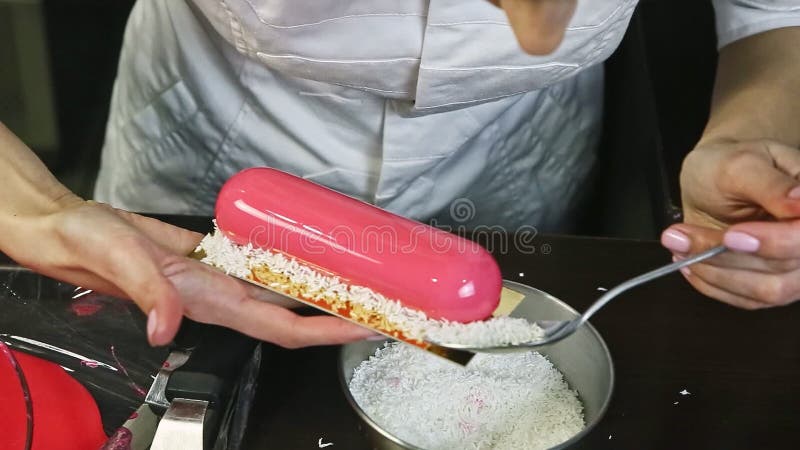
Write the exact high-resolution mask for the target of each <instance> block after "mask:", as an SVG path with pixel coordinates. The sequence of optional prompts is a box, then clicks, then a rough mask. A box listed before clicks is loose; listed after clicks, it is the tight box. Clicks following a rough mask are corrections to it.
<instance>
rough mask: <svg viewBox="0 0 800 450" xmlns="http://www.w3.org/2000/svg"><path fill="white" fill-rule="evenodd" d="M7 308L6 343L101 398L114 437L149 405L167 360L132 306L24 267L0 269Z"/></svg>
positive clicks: (0, 315)
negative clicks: (152, 387)
mask: <svg viewBox="0 0 800 450" xmlns="http://www.w3.org/2000/svg"><path fill="white" fill-rule="evenodd" d="M0 308H2V309H1V310H0V311H2V312H0V340H2V341H3V342H5V344H6V345H7V346H8V347H10V348H12V349H14V350H17V351H22V352H26V353H29V354H32V355H35V356H38V357H41V358H44V359H47V360H49V361H52V362H55V363H57V364H59V365H61V366H62V367H64V369H65V370H66V371H67V372H68V373H69V374H70V375H72V376H73V377H74V378H75V379H76V380H78V381H79V382H80V383H82V384H83V385H84V386H85V387H86V388H87V390H88V391H89V392H90V393H91V394H92V396H93V397H94V399H95V401H96V402H97V405H98V407H99V410H100V414H101V416H102V419H103V427H104V429H105V431H106V433H108V434H110V433H112V432H113V431H114V430H115V429H116V428H117V427H118V426H120V425H121V424H122V423H123V422H124V421H125V419H126V418H128V416H130V415H131V413H133V412H134V411H135V410H136V408H138V407H139V406H140V405H141V404H142V403H143V401H144V396H145V394H146V393H147V389H148V388H149V386H150V384H151V383H152V380H153V378H152V377H153V375H154V374H155V373H156V372H157V370H158V368H159V367H160V365H161V362H162V361H164V360H165V359H166V356H167V350H166V349H163V348H155V349H154V348H151V347H150V346H149V345H148V344H147V338H146V332H145V326H146V325H145V316H144V314H142V313H141V312H140V311H139V309H138V308H137V307H136V305H135V304H134V303H133V302H131V301H128V300H122V299H118V298H114V297H110V296H106V295H100V294H97V293H95V292H91V291H87V290H86V289H82V288H78V287H75V286H71V285H69V284H65V283H61V282H58V281H55V280H52V279H50V278H47V277H43V276H41V275H38V274H36V273H34V272H31V271H29V270H27V269H23V268H20V267H18V266H14V265H0ZM2 353H3V352H2V350H0V357H2Z"/></svg>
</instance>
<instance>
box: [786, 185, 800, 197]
mask: <svg viewBox="0 0 800 450" xmlns="http://www.w3.org/2000/svg"><path fill="white" fill-rule="evenodd" d="M787 197H789V198H790V199H792V200H800V186H796V187H795V188H793V189H792V190H791V191H789V194H788V195H787Z"/></svg>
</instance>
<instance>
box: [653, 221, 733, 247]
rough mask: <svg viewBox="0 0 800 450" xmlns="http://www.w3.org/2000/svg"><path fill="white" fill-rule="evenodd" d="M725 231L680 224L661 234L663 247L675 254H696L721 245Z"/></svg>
mask: <svg viewBox="0 0 800 450" xmlns="http://www.w3.org/2000/svg"><path fill="white" fill-rule="evenodd" d="M723 233H724V231H723V230H717V229H713V228H707V227H701V226H698V225H690V224H687V223H679V224H675V225H672V226H671V227H669V228H667V229H666V230H664V232H663V233H661V245H663V246H664V247H666V248H667V249H668V250H670V251H671V252H673V253H680V254H695V253H700V252H703V251H705V250H708V249H710V248H712V247H716V246H718V245H720V243H721V242H722V237H723Z"/></svg>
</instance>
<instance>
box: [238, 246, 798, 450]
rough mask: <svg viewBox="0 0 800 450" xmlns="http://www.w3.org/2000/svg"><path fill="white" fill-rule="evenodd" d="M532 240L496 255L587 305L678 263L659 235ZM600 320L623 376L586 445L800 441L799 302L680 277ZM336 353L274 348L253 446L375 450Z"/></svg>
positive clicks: (733, 445)
mask: <svg viewBox="0 0 800 450" xmlns="http://www.w3.org/2000/svg"><path fill="white" fill-rule="evenodd" d="M534 244H535V246H536V248H537V252H536V253H535V254H532V255H521V254H519V253H515V252H509V253H507V254H501V255H497V257H498V261H499V262H500V265H501V267H502V269H503V274H504V277H505V278H507V279H510V280H515V281H521V282H524V283H526V284H530V285H531V286H534V287H536V288H538V289H542V290H544V291H547V292H549V293H551V294H553V295H555V296H557V297H559V298H561V299H563V300H565V301H566V302H567V303H569V304H570V305H572V306H573V307H574V308H576V309H578V310H582V309H583V308H585V307H586V306H588V305H589V304H590V303H591V302H592V301H593V300H594V299H596V298H597V297H598V296H599V292H598V291H597V287H599V286H602V287H611V286H613V285H615V284H617V283H619V282H621V281H624V280H625V279H627V278H629V277H631V276H633V275H636V274H639V273H641V272H643V271H645V270H647V269H650V268H654V267H656V266H658V265H661V264H664V263H666V262H668V261H669V255H668V254H667V252H666V251H664V250H662V249H661V247H660V246H659V245H658V244H657V243H656V242H636V241H627V240H608V239H587V238H575V237H550V236H548V237H537V238H536V239H535V240H534ZM542 249H544V250H545V251H547V250H548V249H549V253H547V254H545V253H544V252H542ZM520 272H521V273H524V276H523V277H520V276H519V274H520ZM592 323H593V324H594V326H595V327H596V328H597V329H598V331H599V332H600V334H601V335H602V336H603V338H604V339H605V340H606V343H607V344H608V346H609V348H610V350H611V353H612V356H613V360H614V365H615V368H616V375H617V382H616V386H615V392H614V396H613V399H612V402H611V405H610V407H609V409H608V412H607V413H606V415H605V417H604V419H603V420H602V422H601V423H600V424H598V426H597V427H596V428H595V430H594V431H593V432H592V433H591V434H590V435H589V436H587V438H586V439H585V440H584V441H583V442H581V444H580V445H579V446H578V447H577V448H587V449H593V450H598V449H709V448H712V449H764V448H787V447H790V446H793V445H794V443H795V442H796V441H797V440H798V439H800V427H798V425H797V422H798V420H800V404H798V402H797V399H800V332H799V331H798V326H797V325H798V324H800V305H795V306H790V307H786V308H782V309H774V310H768V311H755V312H753V311H741V310H737V309H734V308H732V307H729V306H726V305H724V304H721V303H718V302H716V301H712V300H710V299H707V298H705V297H703V296H702V295H700V294H698V293H696V292H695V291H694V290H693V289H692V288H691V287H690V286H689V285H688V283H686V282H685V281H684V280H683V279H682V277H681V276H680V275H672V276H669V277H666V278H664V279H661V280H657V281H655V282H653V283H651V284H649V285H645V286H641V287H639V288H636V289H635V290H633V291H631V292H629V293H627V294H625V295H624V296H623V297H620V298H618V299H617V300H615V301H614V302H613V303H612V304H610V305H609V306H607V307H606V309H605V310H603V311H602V312H600V313H598V315H597V316H595V318H594V319H593V320H592ZM337 356H338V349H337V348H334V347H331V348H312V349H304V350H296V351H286V350H281V349H276V348H270V351H269V352H268V356H267V357H266V358H265V360H264V367H263V369H262V375H261V383H262V385H261V386H260V389H259V393H258V396H257V399H256V404H255V407H254V411H253V413H252V415H251V419H250V420H251V422H250V433H249V437H248V439H247V443H248V445H247V448H248V449H267V448H270V449H272V448H275V449H313V448H318V447H317V443H318V439H319V438H323V441H324V442H333V443H334V444H335V446H336V447H332V448H344V449H352V450H357V449H368V448H369V446H368V445H367V444H366V441H365V440H364V439H363V438H362V437H361V435H360V433H359V427H360V426H361V425H360V423H359V421H358V419H357V417H356V416H355V414H354V413H353V412H352V410H351V409H350V407H349V405H348V404H347V402H346V400H345V398H344V396H343V394H342V393H341V391H340V387H339V380H338V373H337ZM684 389H686V390H687V391H689V392H690V395H687V396H683V395H680V394H679V392H680V391H682V390H684ZM675 402H678V404H674V403H675Z"/></svg>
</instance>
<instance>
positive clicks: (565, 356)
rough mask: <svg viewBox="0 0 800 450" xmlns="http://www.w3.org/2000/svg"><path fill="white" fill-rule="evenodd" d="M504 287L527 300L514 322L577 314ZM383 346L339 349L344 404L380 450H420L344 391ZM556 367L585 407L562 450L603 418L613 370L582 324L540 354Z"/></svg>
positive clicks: (528, 290)
mask: <svg viewBox="0 0 800 450" xmlns="http://www.w3.org/2000/svg"><path fill="white" fill-rule="evenodd" d="M504 285H505V287H507V288H509V289H513V290H515V291H517V292H519V293H521V294H524V295H525V300H524V301H523V302H522V303H520V305H519V306H518V307H517V309H515V310H514V312H513V314H512V316H514V317H525V318H529V319H551V320H570V319H573V318H575V317H577V316H578V313H577V312H576V311H575V310H574V309H572V308H571V307H570V306H569V305H567V304H566V303H564V302H562V301H561V300H559V299H557V298H555V297H553V296H552V295H550V294H547V293H545V292H542V291H540V290H538V289H534V288H532V287H529V286H525V285H524V284H519V283H515V282H513V281H505V282H504ZM383 344H384V342H380V341H377V342H374V341H372V342H370V341H360V342H355V343H352V344H347V345H344V346H342V350H341V354H340V355H339V378H340V380H341V383H342V388H343V389H344V393H345V396H346V397H347V401H348V402H350V405H351V406H352V407H353V409H355V410H356V413H357V414H358V415H359V417H361V419H362V420H363V421H364V422H365V423H366V424H367V427H365V429H366V434H367V437H368V439H369V440H370V442H371V443H372V445H373V447H374V448H375V449H378V450H424V449H420V448H419V447H416V446H414V445H412V444H410V443H408V442H404V441H403V440H401V439H399V438H397V437H396V436H393V435H392V434H390V433H389V432H387V431H386V430H384V429H383V428H382V427H381V425H380V424H378V423H376V422H375V421H374V420H372V418H370V417H369V416H368V415H367V413H366V412H364V410H362V409H361V407H360V406H358V404H357V403H356V401H355V399H353V396H352V394H351V393H350V389H349V388H348V385H349V384H350V379H351V378H352V377H353V370H354V369H355V368H356V367H358V365H359V364H361V363H362V362H363V361H365V360H367V359H369V357H370V356H372V355H374V354H375V350H376V349H377V348H378V347H381V346H383ZM539 353H541V354H543V355H545V356H546V357H547V358H548V359H549V360H550V361H551V362H552V363H553V365H555V366H556V367H557V368H558V370H560V371H561V373H563V374H564V378H565V379H566V381H567V383H569V385H570V387H571V388H572V389H575V390H576V391H577V392H578V395H579V396H580V399H581V401H582V402H583V407H584V411H583V413H584V420H585V421H586V427H585V428H584V429H583V430H582V431H581V432H580V433H578V434H576V435H575V436H573V437H572V438H571V439H570V440H568V441H566V442H563V443H562V444H560V445H558V446H557V447H554V448H557V449H560V448H566V447H569V446H570V445H572V444H574V443H575V442H577V441H578V440H580V439H581V438H582V437H583V436H584V435H586V434H587V433H589V432H590V431H591V430H592V428H594V426H595V425H597V423H598V422H599V421H600V419H601V418H602V417H603V414H605V412H606V408H607V407H608V404H609V402H610V401H611V394H612V392H613V390H614V365H613V363H612V361H611V353H610V352H609V351H608V347H607V346H606V343H605V342H604V341H603V338H602V337H600V334H599V333H598V332H597V330H595V329H594V327H593V326H592V325H591V324H588V323H587V324H586V325H585V326H583V327H582V328H580V329H579V330H578V331H576V332H575V334H574V335H572V336H571V337H569V338H567V339H565V340H563V341H561V342H558V343H556V344H554V345H552V346H550V347H545V348H543V349H541V350H540V351H539Z"/></svg>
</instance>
